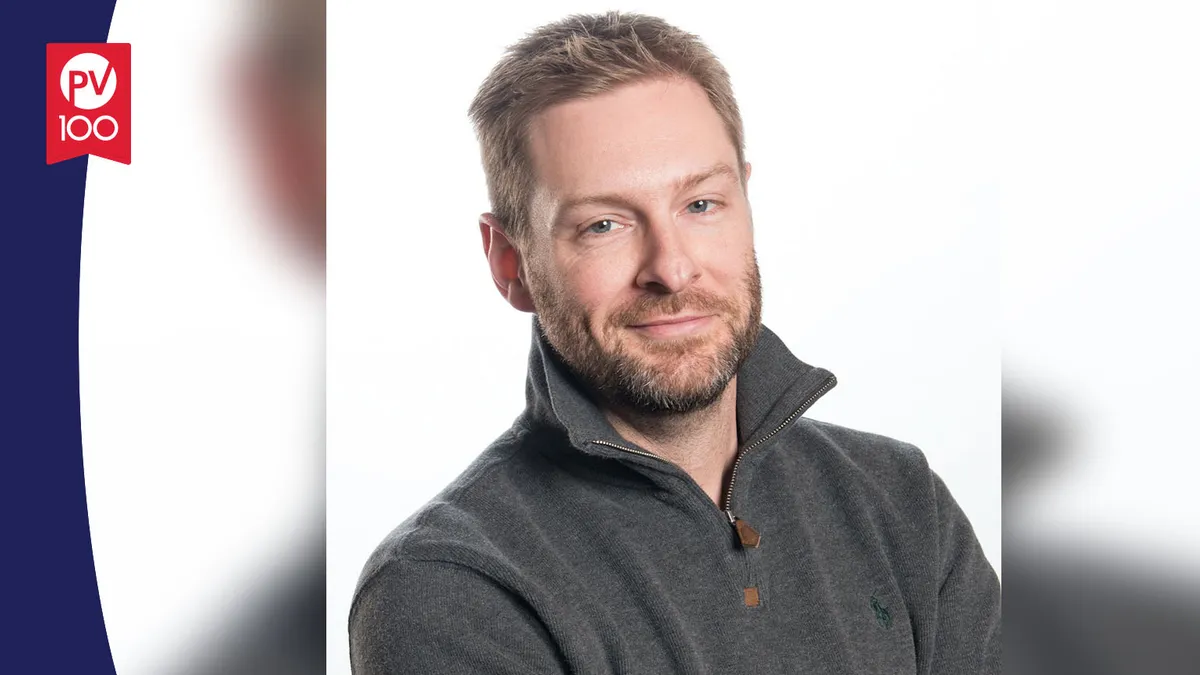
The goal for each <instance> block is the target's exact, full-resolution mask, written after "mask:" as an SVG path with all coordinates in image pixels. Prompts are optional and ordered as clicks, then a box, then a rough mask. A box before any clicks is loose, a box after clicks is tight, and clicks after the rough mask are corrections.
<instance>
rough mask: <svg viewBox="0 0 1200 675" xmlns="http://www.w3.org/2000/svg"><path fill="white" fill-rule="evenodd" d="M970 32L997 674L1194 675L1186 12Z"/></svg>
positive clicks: (1198, 173) (1197, 48) (1192, 31)
mask: <svg viewBox="0 0 1200 675" xmlns="http://www.w3.org/2000/svg"><path fill="white" fill-rule="evenodd" d="M985 7H986V12H985V13H984V14H983V15H982V16H981V17H980V18H981V21H980V24H979V31H980V36H981V41H980V47H981V49H980V54H981V56H982V60H981V63H980V66H981V69H980V72H979V77H980V81H981V82H982V83H984V88H983V89H981V91H980V101H979V110H980V117H979V120H978V125H977V128H978V130H979V132H978V138H977V142H978V147H979V150H980V152H981V154H982V156H983V157H984V158H986V161H985V162H983V163H982V164H981V172H980V176H979V198H978V212H979V219H980V223H981V225H982V226H984V227H988V228H992V229H995V230H996V231H998V232H1000V233H1001V237H1002V238H1001V240H1002V241H1003V248H1002V251H1003V297H1004V306H1003V327H1004V333H1003V335H1004V359H1003V363H1004V430H1003V438H1004V441H1003V443H1004V525H1005V533H1004V543H1005V570H1006V572H1007V576H1006V577H1005V580H1006V582H1007V583H1006V587H1005V606H1006V613H1005V631H1006V635H1007V646H1006V651H1005V660H1006V664H1007V665H1008V667H1009V670H1010V671H1011V672H1014V673H1074V672H1081V673H1082V672H1086V673H1195V672H1198V669H1200V666H1198V665H1197V664H1200V528H1198V527H1197V525H1196V523H1197V517H1198V516H1200V503H1198V502H1197V500H1196V499H1195V497H1194V494H1195V491H1194V487H1193V486H1194V484H1195V477H1196V475H1197V471H1198V470H1200V459H1198V457H1197V450H1200V443H1198V442H1197V440H1196V438H1195V432H1194V431H1193V429H1192V428H1191V423H1192V422H1193V421H1194V417H1193V416H1194V415H1195V411H1196V409H1197V404H1200V394H1197V388H1196V382H1197V378H1198V377H1200V356H1198V355H1197V347H1198V345H1200V319H1198V316H1197V306H1198V305H1200V303H1198V299H1200V298H1198V296H1200V266H1197V264H1196V254H1197V251H1198V250H1200V234H1198V233H1197V224H1200V127H1198V126H1197V123H1196V120H1198V119H1200V88H1198V87H1197V86H1196V79H1197V64H1200V43H1198V42H1197V41H1196V39H1195V36H1196V29H1197V27H1200V9H1198V8H1197V6H1196V5H1195V4H1194V3H1183V2H1162V1H1151V2H1138V3H1133V2H1122V3H1115V2H1100V3H1095V2H1078V1H1062V0H1057V1H1050V2H1041V1H1039V2H1028V1H1023V2H1016V3H1013V2H1005V3H990V4H988V5H985Z"/></svg>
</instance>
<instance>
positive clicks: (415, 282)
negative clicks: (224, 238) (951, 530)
mask: <svg viewBox="0 0 1200 675" xmlns="http://www.w3.org/2000/svg"><path fill="white" fill-rule="evenodd" d="M611 7H612V5H611V4H610V3H595V2H572V3H563V2H522V3H518V4H517V5H516V6H514V5H513V4H511V3H502V4H499V5H491V6H480V7H472V8H470V9H467V8H466V7H464V6H462V5H460V4H457V3H432V4H424V5H411V4H405V5H398V4H397V5H392V4H382V3H369V2H338V3H330V5H329V8H328V9H329V14H328V17H329V29H328V40H329V52H328V55H329V56H328V78H329V89H328V113H329V117H328V120H329V122H328V138H329V143H328V149H329V173H328V175H329V242H330V245H329V254H328V270H329V283H328V307H329V310H328V324H327V331H328V352H327V353H328V392H327V401H328V410H327V416H328V417H327V419H328V463H327V490H328V527H329V532H328V566H329V568H328V611H329V622H328V631H329V633H328V640H329V642H328V646H329V672H330V673H347V672H348V671H349V664H348V658H347V637H346V617H347V614H348V611H349V604H350V599H351V593H352V591H353V587H354V584H355V581H356V579H357V577H358V574H359V571H360V570H361V567H362V565H363V563H364V562H365V560H366V558H367V556H368V555H369V554H370V552H371V551H372V549H373V548H374V547H375V546H376V544H378V543H379V541H380V540H381V539H382V538H383V537H384V536H385V535H386V534H387V533H388V531H390V530H391V529H392V528H393V527H395V526H396V525H397V524H399V523H400V521H401V520H403V519H404V518H405V517H407V516H408V515H409V514H410V513H411V512H412V511H413V510H415V509H416V508H418V507H419V506H421V505H422V504H423V503H425V502H426V501H427V500H428V499H429V498H430V497H431V496H433V495H434V494H435V493H436V492H437V491H438V490H440V489H441V488H442V487H443V486H444V485H445V484H446V483H448V482H449V481H450V480H452V479H453V478H454V477H455V476H456V475H457V474H458V473H459V472H460V471H461V470H462V469H463V468H464V467H465V466H466V465H467V464H468V463H469V462H470V461H471V459H473V458H474V457H475V456H476V455H477V454H478V453H479V452H480V451H482V449H483V448H484V447H485V446H486V445H487V444H488V443H489V442H491V441H492V440H493V439H494V438H495V437H496V436H497V435H498V434H499V433H500V432H501V431H503V430H504V429H505V428H507V426H508V425H509V424H510V423H511V422H512V420H513V418H514V417H515V416H516V415H517V414H518V413H519V412H520V410H521V408H522V405H523V391H524V375H525V359H526V356H527V353H528V349H529V339H530V323H529V321H530V319H529V316H528V315H526V314H520V313H518V312H516V311H514V310H512V309H511V308H510V307H509V306H508V305H507V304H505V303H504V301H503V300H502V299H501V298H500V297H499V295H498V294H497V293H496V291H495V290H494V288H493V286H492V284H491V281H490V279H489V276H488V273H487V270H486V267H485V264H484V257H483V255H482V252H481V247H480V243H479V234H478V230H477V227H476V220H477V217H478V215H479V213H481V212H483V211H485V210H487V209H488V203H487V198H486V191H485V186H484V181H483V174H482V170H481V169H480V168H479V160H478V154H477V149H476V145H475V139H474V137H473V135H472V131H471V128H470V125H469V122H468V119H467V116H466V110H467V106H468V104H469V102H470V100H471V98H472V96H473V95H474V92H475V88H476V87H477V86H478V84H479V83H480V82H481V81H482V80H483V78H484V77H485V75H486V74H487V72H488V70H489V69H490V68H491V66H492V65H493V64H494V63H495V61H496V60H497V59H498V58H499V57H500V55H501V53H502V51H503V48H504V47H505V46H506V45H507V44H509V43H511V42H513V41H515V40H516V39H518V38H519V37H520V36H521V35H522V34H524V33H525V32H526V31H528V30H530V29H532V28H534V27H536V26H537V25H539V24H541V23H544V22H547V21H551V20H554V19H557V18H559V17H561V16H562V15H564V14H566V13H570V12H576V11H600V10H605V9H610V8H611ZM624 9H627V10H637V11H643V12H646V13H652V14H657V15H659V16H662V17H663V18H666V19H667V20H669V21H671V22H673V23H675V24H676V25H679V26H681V27H683V28H685V29H688V30H691V31H693V32H695V33H697V34H699V35H700V36H701V37H702V38H704V39H705V40H706V41H707V42H708V43H709V45H710V46H711V47H712V48H713V49H714V51H715V52H716V53H717V55H718V57H720V58H721V59H722V61H723V62H724V63H725V64H726V66H727V68H728V69H729V71H730V73H731V75H732V77H733V82H734V88H735V93H736V94H737V96H738V99H739V102H740V104H741V106H742V109H743V115H744V119H745V126H746V138H747V145H748V147H747V159H748V160H749V161H750V162H752V163H753V165H754V174H753V178H752V180H751V185H750V197H751V201H752V204H753V208H754V216H755V226H756V237H757V242H756V243H757V248H758V252H759V261H760V265H761V268H762V275H763V287H764V296H765V297H764V303H765V304H764V323H766V325H768V326H770V327H771V328H772V329H773V330H775V331H776V332H777V333H779V334H780V335H781V336H782V337H783V339H784V341H785V342H786V343H787V344H788V345H789V347H791V349H792V350H793V351H794V352H795V353H796V354H797V355H798V356H799V357H800V358H801V359H803V360H805V361H808V362H809V363H812V364H815V365H820V366H823V367H826V368H829V369H830V370H832V371H833V372H834V373H835V374H836V375H837V376H838V378H839V380H840V384H839V385H838V387H837V388H836V389H835V390H833V392H831V393H830V394H829V395H828V396H827V397H826V398H825V399H823V400H822V401H821V402H820V403H818V404H817V405H816V406H814V408H813V409H812V410H811V411H810V413H809V415H810V416H811V417H814V418H817V419H822V420H827V421H830V422H834V423H839V424H844V425H847V426H851V427H856V428H860V429H865V430H869V431H874V432H877V433H882V434H886V435H890V436H893V437H896V438H899V439H902V440H905V441H909V442H912V443H915V444H917V445H918V446H920V447H921V448H922V449H923V450H924V451H925V453H926V455H927V456H928V459H929V462H930V464H931V465H932V467H933V468H934V470H935V471H937V472H938V473H939V474H940V475H941V476H942V477H943V478H944V479H945V481H946V483H947V484H948V485H949V487H950V489H951V491H952V492H953V494H954V495H955V497H956V498H957V499H958V500H959V502H960V504H961V505H962V507H963V509H964V510H965V511H966V513H967V515H968V516H969V517H970V518H971V520H972V522H973V523H974V526H975V528H976V531H977V533H978V535H979V538H980V540H981V541H982V543H983V546H984V548H985V550H986V552H987V554H988V557H989V558H990V559H991V561H992V562H993V564H994V565H995V566H996V568H997V570H999V567H1000V550H1001V548H1000V427H999V402H1000V362H999V359H1000V351H999V323H998V322H999V306H998V292H997V285H998V261H997V256H996V253H995V251H996V248H997V245H998V238H999V234H998V233H997V232H995V231H992V230H990V229H989V227H988V226H986V225H985V224H984V222H983V221H982V220H981V218H980V213H979V212H978V209H979V199H978V197H979V194H978V192H979V185H978V181H979V177H980V175H981V173H982V171H983V167H982V166H981V162H982V160H981V159H980V157H979V155H978V153H977V147H976V146H977V144H978V142H979V131H980V130H979V129H978V122H979V116H980V111H979V109H978V106H979V105H980V102H981V93H982V92H981V91H980V87H981V86H982V85H981V84H980V83H979V82H978V80H977V74H978V71H979V66H980V56H979V51H978V40H979V36H978V32H977V25H978V22H979V21H980V20H981V19H982V17H981V16H980V15H979V14H980V11H981V10H980V9H978V8H977V7H975V6H973V4H972V3H962V2H953V1H946V2H926V3H921V4H919V5H913V4H911V3H903V4H896V3H886V2H875V3H867V4H864V3H859V2H855V3H812V4H810V5H808V6H791V5H788V4H782V3H779V4H777V3H746V2H743V3H735V4H730V3H727V2H719V3H718V2H696V1H694V0H690V1H687V2H683V1H675V2H670V1H665V0H664V1H660V2H641V3H637V4H636V5H632V6H626V7H624Z"/></svg>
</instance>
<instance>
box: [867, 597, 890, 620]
mask: <svg viewBox="0 0 1200 675" xmlns="http://www.w3.org/2000/svg"><path fill="white" fill-rule="evenodd" d="M871 609H872V611H874V612H875V621H876V622H877V623H878V624H879V625H880V626H881V627H883V628H891V627H892V613H891V612H889V611H888V608H887V605H885V604H883V603H882V602H880V601H879V598H877V597H875V596H873V595H872V596H871Z"/></svg>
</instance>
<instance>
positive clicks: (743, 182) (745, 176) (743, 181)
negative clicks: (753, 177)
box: [742, 162, 750, 189]
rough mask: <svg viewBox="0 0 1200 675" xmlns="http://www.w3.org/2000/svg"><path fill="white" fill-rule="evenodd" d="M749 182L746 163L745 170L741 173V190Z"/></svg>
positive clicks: (748, 166)
mask: <svg viewBox="0 0 1200 675" xmlns="http://www.w3.org/2000/svg"><path fill="white" fill-rule="evenodd" d="M749 182H750V162H746V167H745V170H744V171H742V187H743V189H745V188H746V185H747V184H748V183H749Z"/></svg>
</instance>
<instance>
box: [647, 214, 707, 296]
mask: <svg viewBox="0 0 1200 675" xmlns="http://www.w3.org/2000/svg"><path fill="white" fill-rule="evenodd" d="M684 227H686V226H683V225H681V224H679V223H677V222H675V219H674V218H672V217H671V216H670V215H668V214H663V215H661V216H659V217H657V218H653V219H651V220H650V221H649V222H648V224H647V227H645V228H643V229H642V232H643V240H642V245H643V259H642V265H641V269H640V270H638V275H637V280H636V283H637V285H638V287H639V288H644V289H646V290H648V291H652V292H655V293H679V292H681V291H683V290H684V289H685V288H687V287H688V286H689V285H691V284H692V283H693V282H695V281H696V279H699V278H700V265H698V264H697V262H696V259H695V256H694V254H693V251H692V250H691V249H690V247H689V241H688V237H687V232H686V231H685V230H684Z"/></svg>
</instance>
